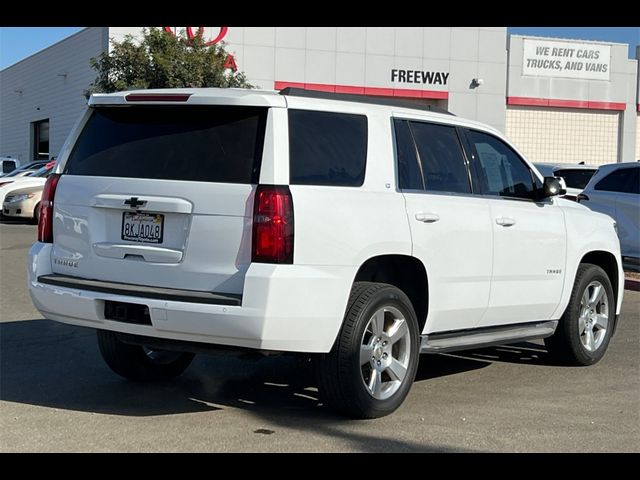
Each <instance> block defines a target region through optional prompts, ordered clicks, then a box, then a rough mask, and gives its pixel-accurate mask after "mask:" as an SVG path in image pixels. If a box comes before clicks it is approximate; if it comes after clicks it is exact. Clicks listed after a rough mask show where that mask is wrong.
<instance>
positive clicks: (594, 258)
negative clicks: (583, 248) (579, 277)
mask: <svg viewBox="0 0 640 480" xmlns="http://www.w3.org/2000/svg"><path fill="white" fill-rule="evenodd" d="M582 263H590V264H592V265H597V266H598V267H600V268H602V269H603V270H604V271H605V273H606V274H607V276H608V277H609V280H610V281H611V286H612V287H613V298H614V300H616V303H617V298H618V289H619V288H620V285H619V282H618V278H619V271H618V262H617V261H616V257H615V256H614V255H613V254H612V253H611V252H607V251H604V250H593V251H591V252H588V253H586V254H585V255H583V257H582V258H581V259H580V263H579V264H578V266H579V265H580V264H582Z"/></svg>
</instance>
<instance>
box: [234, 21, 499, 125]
mask: <svg viewBox="0 0 640 480" xmlns="http://www.w3.org/2000/svg"><path fill="white" fill-rule="evenodd" d="M506 38H507V37H506V28H504V27H460V28H447V27H229V32H228V34H227V36H226V37H225V39H224V41H225V42H226V44H227V51H229V52H230V53H233V54H234V55H235V57H236V61H237V64H238V68H239V69H240V70H241V71H244V72H245V73H246V75H247V78H248V79H249V81H250V82H251V83H253V84H254V85H256V86H258V87H259V88H265V89H273V88H274V83H275V82H276V81H278V82H295V83H300V84H323V85H340V86H348V87H373V88H385V89H390V88H392V89H411V90H430V91H440V92H449V101H448V108H449V110H451V111H452V112H453V113H454V114H456V115H460V116H463V117H467V118H471V119H475V120H479V121H481V122H485V123H488V124H489V125H492V126H494V127H496V128H498V129H499V130H502V131H504V126H505V111H506V108H505V94H506V64H507V52H506V43H507V41H506ZM392 69H407V70H409V69H410V70H423V71H439V72H447V73H449V77H448V81H447V85H428V84H418V83H414V84H409V83H399V82H394V81H392V79H391V70H392ZM473 78H482V79H483V80H484V83H483V85H482V86H480V87H477V88H475V87H473V86H472V85H471V80H472V79H473Z"/></svg>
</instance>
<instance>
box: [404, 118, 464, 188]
mask: <svg viewBox="0 0 640 480" xmlns="http://www.w3.org/2000/svg"><path fill="white" fill-rule="evenodd" d="M409 124H410V125H411V131H412V133H413V138H414V139H415V143H416V146H417V148H418V162H419V163H420V164H421V166H422V172H423V176H424V183H425V190H426V191H427V192H455V193H471V186H470V185H469V174H468V173H467V166H466V163H465V159H464V153H463V151H462V145H461V144H460V139H459V138H458V134H457V133H456V129H455V127H449V126H446V125H437V124H433V123H423V122H413V121H412V122H409Z"/></svg>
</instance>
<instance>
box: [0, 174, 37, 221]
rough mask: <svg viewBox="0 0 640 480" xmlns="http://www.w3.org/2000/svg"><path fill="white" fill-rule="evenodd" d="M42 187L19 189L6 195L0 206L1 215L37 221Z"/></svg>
mask: <svg viewBox="0 0 640 480" xmlns="http://www.w3.org/2000/svg"><path fill="white" fill-rule="evenodd" d="M43 188H44V183H43V184H42V185H38V186H33V187H27V188H19V189H17V190H13V191H12V192H10V193H8V194H7V195H6V196H5V198H4V202H3V204H2V215H4V216H5V217H16V218H28V219H30V220H34V221H35V222H37V221H38V215H40V208H39V207H40V198H41V196H42V190H43Z"/></svg>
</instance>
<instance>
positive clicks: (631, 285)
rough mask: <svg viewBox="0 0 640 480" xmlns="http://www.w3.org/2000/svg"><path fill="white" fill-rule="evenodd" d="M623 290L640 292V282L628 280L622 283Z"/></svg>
mask: <svg viewBox="0 0 640 480" xmlns="http://www.w3.org/2000/svg"><path fill="white" fill-rule="evenodd" d="M624 289H625V290H633V291H634V292H640V280H631V279H629V278H627V279H625V281H624Z"/></svg>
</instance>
